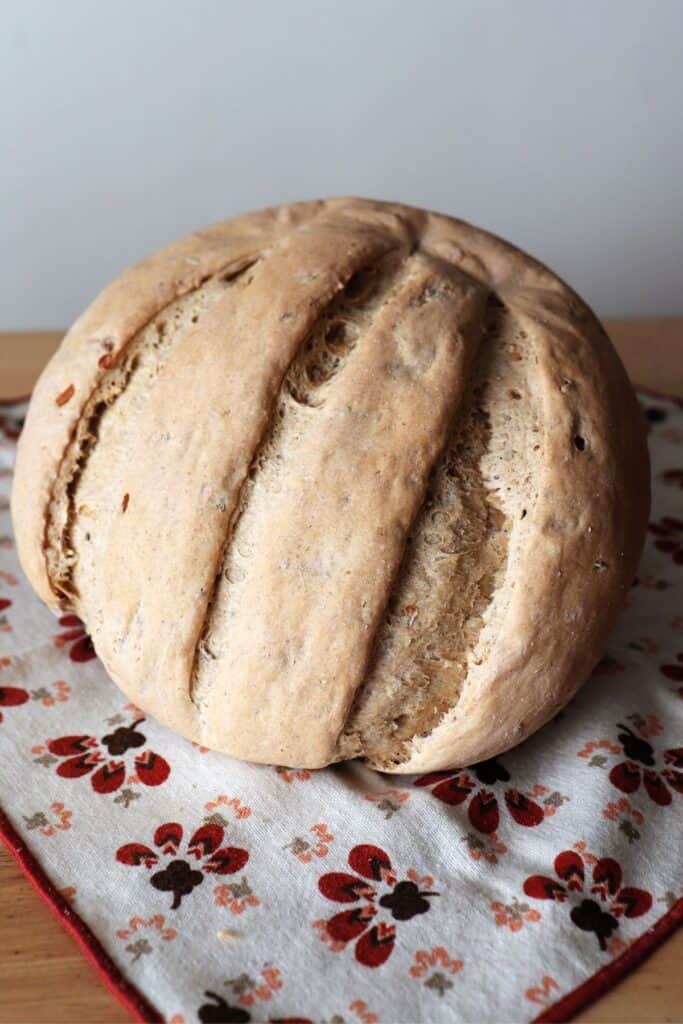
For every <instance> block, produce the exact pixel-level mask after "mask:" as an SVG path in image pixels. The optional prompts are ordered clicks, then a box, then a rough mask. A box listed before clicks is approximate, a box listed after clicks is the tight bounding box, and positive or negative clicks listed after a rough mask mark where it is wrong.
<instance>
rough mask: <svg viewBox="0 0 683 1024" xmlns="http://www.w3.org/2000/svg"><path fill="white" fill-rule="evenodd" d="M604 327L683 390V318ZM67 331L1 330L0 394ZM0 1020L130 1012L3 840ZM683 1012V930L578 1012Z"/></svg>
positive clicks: (603, 1016) (643, 365) (638, 1016)
mask: <svg viewBox="0 0 683 1024" xmlns="http://www.w3.org/2000/svg"><path fill="white" fill-rule="evenodd" d="M607 327H608V329H609V331H610V334H611V335H612V337H613V339H614V342H615V344H616V346H617V348H618V349H619V352H620V354H621V356H622V359H623V360H624V362H625V364H626V367H627V369H628V370H629V373H630V374H631V377H632V379H633V380H634V381H636V383H637V384H640V385H641V386H643V387H647V388H651V389H652V390H655V391H663V392H666V393H668V394H677V395H681V396H683V317H681V318H671V319H662V318H650V319H647V320H612V321H608V322H607ZM59 337H60V335H59V334H58V333H56V332H42V333H23V334H22V333H14V334H9V333H6V334H0V398H8V397H14V396H16V395H25V394H27V393H28V392H29V391H30V390H31V388H32V386H33V383H34V381H35V379H36V376H37V374H38V372H39V370H40V368H41V366H42V365H43V364H44V363H45V361H46V360H47V358H48V356H49V355H50V354H51V353H52V352H53V351H54V349H55V347H56V345H57V343H58V340H59ZM0 907H1V908H2V912H1V914H0V1024H73V1022H79V1024H104V1022H107V1024H118V1022H123V1021H127V1020H129V1017H128V1014H127V1013H126V1011H125V1010H124V1009H123V1008H122V1007H121V1006H120V1005H119V1003H118V1002H117V1001H116V1000H115V999H114V997H113V996H112V995H111V994H110V993H109V992H108V991H107V989H106V988H105V987H104V985H103V984H102V982H100V980H99V979H98V978H97V976H96V975H95V973H94V972H93V971H92V970H91V968H90V967H89V965H88V964H87V963H86V961H85V959H84V958H83V956H82V954H81V953H80V952H79V951H78V949H77V948H76V946H75V944H74V943H73V941H72V940H71V939H70V938H69V936H68V935H67V934H66V932H64V931H63V930H62V928H61V926H60V925H59V924H58V923H57V921H56V920H55V919H54V918H53V917H52V915H51V914H50V912H49V911H48V910H47V908H46V907H45V906H44V904H43V903H42V902H41V901H40V899H39V898H38V896H37V895H36V894H35V892H34V891H33V890H32V889H31V888H30V886H29V885H28V883H27V882H26V880H25V879H24V877H23V875H22V874H21V872H20V871H19V869H18V868H17V867H16V866H15V864H14V862H13V861H12V860H11V859H10V857H9V855H8V854H7V853H6V852H5V850H4V848H0ZM576 1019H577V1020H579V1021H593V1022H595V1024H598V1022H601V1021H604V1022H608V1021H611V1022H614V1024H617V1022H618V1024H650V1022H652V1024H655V1022H656V1024H661V1022H664V1021H673V1022H676V1024H678V1022H681V1021H683V930H681V931H679V932H678V934H677V935H675V936H673V937H672V938H671V939H669V941H668V942H666V943H665V944H664V945H663V946H661V947H660V949H659V950H657V952H656V953H654V954H653V955H652V956H651V957H650V959H649V960H646V961H645V962H644V963H643V964H641V965H640V966H639V967H638V968H637V969H636V971H635V972H634V973H633V974H631V975H630V976H629V977H628V978H626V980H625V981H623V982H622V983H621V984H620V985H618V986H617V987H616V988H614V989H612V991H611V992H610V993H608V994H607V995H606V996H605V997H604V998H603V999H601V1000H600V1001H599V1002H598V1003H595V1004H594V1005H593V1006H592V1007H590V1008H589V1009H588V1010H586V1011H585V1012H584V1013H582V1014H581V1015H580V1016H579V1017H577V1018H576Z"/></svg>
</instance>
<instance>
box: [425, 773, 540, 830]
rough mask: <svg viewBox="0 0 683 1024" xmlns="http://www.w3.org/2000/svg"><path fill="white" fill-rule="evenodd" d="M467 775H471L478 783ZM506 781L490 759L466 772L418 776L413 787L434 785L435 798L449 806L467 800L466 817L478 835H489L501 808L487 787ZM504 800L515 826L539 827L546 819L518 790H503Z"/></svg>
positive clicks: (496, 821)
mask: <svg viewBox="0 0 683 1024" xmlns="http://www.w3.org/2000/svg"><path fill="white" fill-rule="evenodd" d="M469 772H473V773H474V775H475V776H476V780H477V781H475V779H474V778H472V775H470V774H469ZM509 781H510V773H509V771H508V770H507V768H505V767H504V766H503V765H502V764H501V763H500V761H497V760H496V759H494V758H491V759H490V760H488V761H480V762H479V764H474V765H472V766H471V768H470V769H469V771H466V772H430V773H429V774H428V775H421V776H420V778H419V779H416V780H415V785H416V786H433V787H434V788H433V789H432V793H433V794H434V796H435V797H436V798H437V799H438V800H441V801H442V803H445V804H449V805H451V806H457V805H458V804H462V803H464V802H465V801H469V803H468V808H467V814H468V817H469V819H470V822H471V824H472V825H473V826H474V828H476V829H477V831H478V832H483V833H484V834H485V835H489V834H491V833H492V832H495V831H496V829H497V828H498V824H499V822H500V805H499V803H498V797H497V796H496V793H495V791H494V790H493V789H488V788H486V787H489V786H491V787H494V786H497V785H498V783H500V782H502V783H506V782H509ZM435 783H436V785H435ZM480 783H481V785H480ZM503 799H504V806H505V807H506V809H507V811H508V813H509V814H510V816H511V817H512V818H513V820H514V821H516V822H517V824H518V825H523V826H524V827H525V828H532V827H533V826H535V825H540V824H541V822H542V821H543V818H544V817H545V811H544V810H543V808H542V807H541V806H540V805H539V804H537V803H536V802H535V801H534V800H532V799H530V797H528V796H525V795H524V793H520V791H519V790H518V789H512V788H509V789H506V790H505V791H504V793H503Z"/></svg>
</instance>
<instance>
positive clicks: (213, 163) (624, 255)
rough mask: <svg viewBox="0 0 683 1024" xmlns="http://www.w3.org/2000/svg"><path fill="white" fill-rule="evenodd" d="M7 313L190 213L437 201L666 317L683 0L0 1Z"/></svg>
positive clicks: (677, 220) (11, 319)
mask: <svg viewBox="0 0 683 1024" xmlns="http://www.w3.org/2000/svg"><path fill="white" fill-rule="evenodd" d="M0 14H1V22H2V27H1V29H0V115H1V122H0V123H1V127H2V134H1V141H0V196H1V197H2V198H1V199H0V203H1V206H0V241H1V242H2V252H3V255H4V259H3V266H2V273H1V274H0V327H2V328H12V327H57V326H61V325H63V324H66V323H68V322H69V321H70V320H72V319H73V318H74V317H75V316H76V315H77V313H78V312H79V311H80V310H81V308H82V307H83V306H84V305H85V304H86V303H87V302H88V301H89V300H90V299H91V298H92V297H93V296H94V294H95V293H96V292H97V291H98V290H99V289H100V288H101V287H102V285H103V284H104V283H105V282H106V281H107V280H108V279H109V278H110V277H111V276H112V275H114V274H116V273H118V272H119V271H120V270H121V269H122V268H123V267H124V266H126V265H127V264H129V263H131V262H134V261H135V260H137V259H138V258H140V257H141V256H142V255H144V254H145V253H147V252H149V251H151V250H153V249H155V248H157V247H159V246H161V245H163V244H164V243H166V242H168V241H170V240H171V239H172V238H174V237H175V236H177V235H179V234H182V233H184V232H186V231H188V230H191V229H192V228H193V227H197V226H199V225H201V224H203V223H206V222H209V221H212V220H217V219H220V218H223V217H225V216H229V215H231V214H235V213H238V212H240V211H242V210H247V209H250V208H254V207H259V206H263V205H267V204H271V203H275V202H280V201H283V200H292V199H300V198H310V197H315V196H319V195H334V194H343V193H357V194H361V195H368V196H374V197H380V198H381V197H385V198H393V199H401V200H404V201H407V202H410V203H415V204H418V205H424V206H430V207H433V208H436V209H441V210H445V211H448V212H452V213H454V214H456V215H458V216H461V217H464V218H466V219H468V220H472V221H474V222H477V223H479V224H481V225H483V226H485V227H487V228H490V229H491V230H494V231H496V232H498V233H499V234H502V235H504V236H506V237H508V238H510V239H512V240H513V241H515V242H516V243H517V244H519V245H521V246H522V247H524V248H527V249H529V250H530V251H531V252H532V253H534V254H535V255H537V256H539V257H540V258H541V259H543V260H545V261H546V262H548V263H550V264H551V265H552V266H553V267H555V268H556V269H557V270H558V271H559V272H560V273H561V274H562V275H563V276H564V277H566V278H567V279H568V280H569V281H570V282H571V283H572V284H573V285H574V286H575V287H576V288H577V289H578V290H579V291H581V292H582V293H583V294H584V296H585V297H586V298H587V299H588V300H589V301H590V302H591V303H592V304H593V305H594V306H595V308H596V309H597V310H598V312H600V313H602V314H608V315H609V314H624V315H626V314H648V313H662V314H668V313H681V312H683V300H682V298H681V284H682V282H683V216H682V215H683V141H682V140H683V130H682V127H681V121H682V114H683V46H682V43H681V40H682V39H683V0H649V2H646V0H515V2H511V0H484V2H481V0H479V2H477V0H394V2H390V0H336V2H333V0H192V2H190V0H125V2H124V0H109V2H102V0H43V2H38V0H20V2H18V3H17V2H15V0H12V2H8V0H0Z"/></svg>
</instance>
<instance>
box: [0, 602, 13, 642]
mask: <svg viewBox="0 0 683 1024" xmlns="http://www.w3.org/2000/svg"><path fill="white" fill-rule="evenodd" d="M11 607H12V602H11V601H10V599H9V598H8V597H0V632H1V633H11V632H12V627H11V626H10V624H9V621H8V619H7V616H6V615H5V610H6V609H7V608H11Z"/></svg>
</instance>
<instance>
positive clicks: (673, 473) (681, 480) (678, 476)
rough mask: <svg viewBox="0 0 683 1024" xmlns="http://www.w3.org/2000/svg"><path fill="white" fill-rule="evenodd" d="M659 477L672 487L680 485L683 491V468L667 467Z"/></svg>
mask: <svg viewBox="0 0 683 1024" xmlns="http://www.w3.org/2000/svg"><path fill="white" fill-rule="evenodd" d="M659 479H660V480H662V481H663V482H664V483H665V484H669V485H670V486H672V487H680V489H681V490H682V491H683V469H665V470H664V472H663V473H660V474H659Z"/></svg>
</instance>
